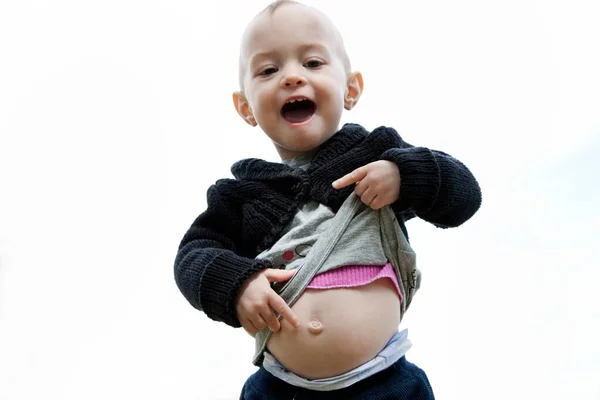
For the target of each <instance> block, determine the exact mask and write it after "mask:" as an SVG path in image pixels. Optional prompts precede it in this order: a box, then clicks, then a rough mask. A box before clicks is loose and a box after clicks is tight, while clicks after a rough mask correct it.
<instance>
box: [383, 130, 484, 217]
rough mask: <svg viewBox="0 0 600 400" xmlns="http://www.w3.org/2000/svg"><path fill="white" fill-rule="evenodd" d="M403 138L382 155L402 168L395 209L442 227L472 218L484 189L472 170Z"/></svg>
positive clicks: (442, 153)
mask: <svg viewBox="0 0 600 400" xmlns="http://www.w3.org/2000/svg"><path fill="white" fill-rule="evenodd" d="M400 141H401V145H400V146H399V147H396V148H392V149H388V150H386V151H385V152H384V153H383V154H382V155H381V157H380V159H382V160H388V161H392V162H395V163H396V164H397V165H398V169H399V170H400V197H399V199H398V200H397V201H396V202H395V203H394V204H392V209H393V210H394V211H395V212H397V213H403V214H407V215H409V216H410V215H416V216H418V217H419V218H421V219H423V220H425V221H428V222H431V223H432V224H434V225H436V226H438V227H441V228H448V227H456V226H459V225H461V224H462V223H463V222H465V221H467V220H468V219H469V218H471V217H472V216H473V215H474V214H475V212H476V211H477V210H478V209H479V207H480V205H481V190H480V188H479V184H478V183H477V180H476V179H475V177H474V176H473V174H472V173H471V171H469V169H468V168H467V167H466V166H465V165H464V164H463V163H461V162H460V161H458V160H457V159H455V158H454V157H452V156H450V155H448V154H446V153H444V152H441V151H436V150H430V149H428V148H425V147H414V146H412V145H410V144H408V143H406V142H404V141H403V140H402V139H400Z"/></svg>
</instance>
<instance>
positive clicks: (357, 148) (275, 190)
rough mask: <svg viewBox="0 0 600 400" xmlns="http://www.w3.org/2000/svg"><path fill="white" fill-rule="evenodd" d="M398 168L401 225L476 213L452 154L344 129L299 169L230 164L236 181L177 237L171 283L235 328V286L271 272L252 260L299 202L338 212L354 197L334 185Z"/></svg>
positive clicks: (473, 184) (219, 188)
mask: <svg viewBox="0 0 600 400" xmlns="http://www.w3.org/2000/svg"><path fill="white" fill-rule="evenodd" d="M383 159H385V160H389V161H392V162H395V163H396V164H397V165H398V168H399V170H400V197H399V200H398V201H397V202H395V203H394V204H392V209H393V210H394V213H395V215H396V217H397V219H398V223H399V225H400V228H401V229H402V231H403V232H404V234H405V235H406V237H408V233H407V231H406V227H405V225H404V222H405V221H406V220H408V219H410V218H413V217H415V216H418V217H420V218H422V219H424V220H426V221H429V222H431V223H433V224H435V225H436V226H440V227H451V226H458V225H460V224H462V223H463V222H465V221H466V220H467V219H469V218H470V217H471V216H472V215H473V214H474V213H475V211H477V209H478V208H479V205H480V203H481V192H480V190H479V185H478V184H477V181H476V180H475V178H474V177H473V175H472V174H471V172H470V171H469V170H468V169H467V168H466V167H465V166H464V165H463V164H462V163H460V162H459V161H458V160H456V159H454V158H452V157H451V156H449V155H447V154H445V153H442V152H438V151H434V150H429V149H427V148H424V147H413V146H411V145H410V144H408V143H406V142H404V141H403V140H402V138H401V137H400V136H399V135H398V133H397V132H396V131H395V130H394V129H392V128H387V127H380V128H377V129H375V130H374V131H373V132H372V133H369V132H367V131H366V130H365V129H364V128H363V127H361V126H360V125H355V124H346V125H344V127H343V128H342V129H341V130H340V131H339V132H337V133H336V134H335V135H334V136H333V137H331V138H330V139H329V140H328V141H327V142H326V143H324V144H323V145H322V146H321V148H320V149H319V150H318V151H317V152H316V154H315V156H314V158H313V160H312V162H311V165H310V167H309V168H308V169H307V170H306V171H304V170H302V169H299V168H291V167H289V166H287V165H285V164H282V163H272V162H268V161H265V160H259V159H246V160H241V161H238V162H237V163H235V164H234V165H233V166H232V169H231V172H232V174H233V176H234V178H235V179H222V180H219V181H217V182H216V183H215V185H213V186H211V187H210V188H209V190H208V194H207V204H208V207H207V209H206V211H204V212H203V213H202V214H200V215H199V216H198V218H196V220H195V221H194V222H193V224H192V225H191V227H190V228H189V229H188V231H187V233H186V234H185V236H184V237H183V239H182V241H181V243H180V245H179V250H178V253H177V257H176V259H175V266H174V270H175V271H174V272H175V281H176V283H177V285H178V287H179V289H180V290H181V292H182V293H183V295H184V296H185V298H186V299H187V300H188V301H189V302H190V304H192V306H194V307H195V308H197V309H199V310H202V311H204V312H205V313H206V315H207V316H208V317H210V318H212V319H214V320H216V321H222V322H224V323H226V324H228V325H231V326H235V327H239V326H240V323H239V321H238V319H237V314H236V310H235V304H236V300H237V296H238V294H239V289H240V287H241V286H242V285H243V283H244V282H245V281H246V280H247V279H248V278H249V277H250V276H251V275H252V274H254V273H255V272H257V271H260V270H261V269H264V268H272V265H270V264H269V263H268V262H266V261H263V260H256V259H254V257H256V255H258V254H259V253H260V252H262V251H263V250H265V249H267V248H269V247H271V246H272V245H273V243H275V242H276V241H277V240H278V239H279V238H280V236H281V234H282V231H283V229H284V228H285V226H286V225H287V224H288V223H289V222H290V221H291V220H292V219H293V217H294V215H295V213H296V210H297V208H298V206H299V204H301V203H302V202H304V201H307V200H315V201H317V202H319V203H322V204H324V205H326V206H328V207H330V208H331V209H333V210H338V209H339V207H340V206H341V204H342V203H343V202H344V200H345V199H346V198H347V197H348V195H349V194H350V193H351V192H352V190H353V187H352V186H349V187H346V188H343V189H341V190H335V189H333V187H332V186H331V184H332V182H333V181H335V180H337V179H339V178H340V177H342V176H344V175H345V174H348V173H350V172H352V171H353V170H355V169H356V168H359V167H361V166H363V165H366V164H368V163H371V162H373V161H377V160H383Z"/></svg>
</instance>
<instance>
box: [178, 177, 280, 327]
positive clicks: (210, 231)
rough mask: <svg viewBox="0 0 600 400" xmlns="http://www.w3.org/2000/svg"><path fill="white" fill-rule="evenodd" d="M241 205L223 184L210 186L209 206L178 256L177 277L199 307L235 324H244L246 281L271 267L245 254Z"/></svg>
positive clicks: (189, 299) (213, 315)
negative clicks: (241, 299) (240, 308)
mask: <svg viewBox="0 0 600 400" xmlns="http://www.w3.org/2000/svg"><path fill="white" fill-rule="evenodd" d="M239 208H240V206H239V205H236V201H235V200H234V199H232V198H231V197H230V196H226V195H224V194H223V193H222V192H220V191H219V189H218V184H217V185H213V186H211V187H210V188H209V190H208V207H207V209H206V211H205V212H204V213H202V214H200V216H198V218H196V220H195V221H194V222H193V224H192V226H191V227H190V228H189V230H188V231H187V233H186V234H185V236H184V237H183V239H182V241H181V243H180V245H179V250H178V252H177V257H176V259H175V268H174V269H175V282H176V283H177V286H178V287H179V290H180V291H181V293H182V294H183V295H184V296H185V298H186V299H187V300H188V301H189V302H190V304H191V305H192V306H194V307H195V308H197V309H198V310H201V311H204V312H205V313H206V315H207V316H208V317H209V318H211V319H213V320H215V321H221V322H224V323H226V324H227V325H230V326H232V327H240V326H241V325H240V323H239V320H238V318H237V313H236V310H235V303H236V298H237V294H238V291H239V289H240V287H241V286H242V284H243V283H244V281H246V279H248V277H250V275H252V274H253V273H255V272H257V271H259V270H261V269H263V268H266V267H269V266H270V265H269V264H268V262H266V261H264V260H256V259H253V258H247V257H243V256H241V255H239V249H240V247H241V243H240V235H241V224H242V221H241V212H240V210H239Z"/></svg>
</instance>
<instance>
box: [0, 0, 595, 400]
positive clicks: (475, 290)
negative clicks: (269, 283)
mask: <svg viewBox="0 0 600 400" xmlns="http://www.w3.org/2000/svg"><path fill="white" fill-rule="evenodd" d="M306 3H308V4H313V5H316V6H318V7H319V8H320V9H321V10H323V11H324V12H325V13H327V14H328V15H329V16H330V17H331V18H332V19H333V21H334V22H335V23H336V24H337V25H338V27H339V29H340V31H341V32H342V34H343V36H344V38H345V41H346V44H347V48H348V52H349V54H350V57H351V59H352V63H353V67H354V69H356V70H360V71H361V72H362V73H363V75H364V78H365V85H366V87H365V92H364V94H363V97H362V99H361V101H360V103H359V104H358V106H357V107H356V109H355V110H353V111H352V112H351V113H347V114H345V116H344V122H349V121H351V122H357V123H361V124H363V125H364V126H365V127H367V128H369V129H373V128H375V127H377V126H379V125H388V126H393V127H395V128H396V129H397V130H398V131H399V132H400V133H401V135H402V136H403V137H404V138H405V139H406V140H407V141H408V142H410V143H412V144H415V145H420V146H427V147H431V148H434V149H440V150H443V151H446V152H448V153H450V154H452V155H454V156H455V157H457V158H458V159H460V160H461V161H463V162H465V163H466V164H467V165H468V166H469V168H470V169H471V170H472V171H473V172H474V174H475V175H476V177H477V178H478V180H479V182H480V184H481V187H482V190H483V196H484V197H483V206H482V208H481V210H480V211H479V212H478V213H477V214H476V216H475V217H473V218H472V219H471V220H470V221H469V222H467V223H466V224H465V225H463V226H462V227H460V228H458V229H453V230H441V229H436V228H434V227H432V226H430V225H428V224H427V223H426V222H423V221H419V220H413V221H411V222H410V223H409V224H408V229H409V232H410V233H411V242H412V244H413V247H414V248H415V250H416V251H417V254H418V258H419V266H420V268H421V270H422V271H423V286H422V289H421V291H420V292H419V293H418V294H417V297H416V298H415V301H414V303H413V305H412V306H411V309H410V311H409V313H408V314H407V316H406V319H405V321H404V322H403V325H404V326H405V327H407V328H409V333H410V337H411V338H412V340H413V343H414V347H413V349H412V350H411V351H410V352H409V354H408V356H407V357H408V359H409V360H411V361H413V362H415V363H416V364H417V365H419V366H421V367H422V368H423V369H425V370H426V372H427V373H428V375H429V377H430V380H431V382H432V385H433V388H434V390H435V393H436V395H437V398H439V399H441V400H446V399H461V400H464V399H473V400H481V399H486V400H493V399H507V398H510V399H564V398H569V399H586V400H587V399H590V400H591V399H600V383H599V382H600V380H599V379H598V373H599V372H600V344H599V340H598V338H600V310H599V304H600V298H599V297H600V296H599V295H598V287H599V286H600V269H599V267H600V265H599V262H598V253H597V249H598V241H599V239H600V234H599V233H600V215H599V212H598V210H597V208H598V204H600V191H599V184H600V179H599V177H598V174H599V170H600V161H599V160H600V159H599V156H598V154H599V152H600V96H599V93H600V74H599V73H598V71H600V51H599V49H600V40H599V38H600V24H598V20H599V18H600V10H599V8H600V7H599V5H598V4H599V3H598V2H596V1H592V0H590V1H580V0H569V1H566V0H564V1H547V0H544V1H542V0H539V1H534V0H505V1H475V0H472V1H468V0H456V1H452V2H449V1H443V0H435V1H434V0H432V1H418V2H417V1H387V0H386V1H384V0H370V1H367V2H365V1H348V0H339V1H333V0H332V1H307V2H306ZM267 4H268V2H267V1H249V0H248V1H207V2H200V1H184V0H168V1H167V0H154V1H135V0H118V1H116V0H107V1H102V2H100V1H98V2H92V1H74V0H73V1H67V0H56V1H42V0H37V1H17V0H3V1H2V2H0V399H1V400H21V399H73V400H75V399H77V400H79V399H90V400H92V399H145V400H150V399H182V400H187V399H209V400H213V399H235V398H237V396H238V394H239V390H240V388H241V386H242V384H243V382H244V381H245V379H246V378H247V376H248V375H249V374H250V373H252V372H253V371H254V367H253V366H252V364H251V362H250V359H251V356H252V352H253V341H252V339H251V338H250V337H249V336H247V335H246V334H245V333H244V332H243V331H242V330H234V329H232V328H230V327H228V326H226V325H224V324H221V323H216V322H213V321H211V320H209V319H208V318H207V317H206V316H205V315H204V314H202V313H200V312H198V311H196V310H194V309H193V308H192V307H191V306H190V305H189V304H188V303H187V302H186V301H185V299H184V298H183V296H182V295H181V294H180V293H179V291H178V289H177V287H176V285H175V283H174V279H173V271H172V270H173V259H174V256H175V253H176V249H177V246H178V243H179V240H180V239H181V237H182V236H183V234H184V233H185V231H186V229H187V227H188V226H189V225H190V224H191V222H192V221H193V219H194V218H195V217H196V216H197V215H198V214H199V213H200V212H201V211H202V210H203V209H204V207H205V200H206V189H207V188H208V186H209V185H210V184H211V183H213V182H214V181H215V180H216V179H218V178H222V177H228V176H230V173H229V167H230V165H231V164H232V163H233V162H235V161H237V160H238V159H240V158H244V157H262V158H266V159H269V160H272V161H277V157H276V153H275V151H274V149H273V148H272V146H271V144H270V143H269V141H268V140H267V139H266V137H265V136H264V135H263V134H262V133H261V132H260V130H259V129H252V128H250V127H248V126H246V125H245V124H244V122H243V121H242V120H241V119H240V118H239V117H238V116H237V115H236V114H235V111H234V108H233V106H232V101H231V93H232V92H233V91H234V90H236V89H237V52H238V45H239V38H240V36H241V34H242V31H243V29H244V27H245V25H246V23H247V22H248V21H249V20H250V18H251V17H252V16H253V15H254V14H256V13H257V12H258V11H260V10H261V9H262V8H263V7H265V6H266V5H267Z"/></svg>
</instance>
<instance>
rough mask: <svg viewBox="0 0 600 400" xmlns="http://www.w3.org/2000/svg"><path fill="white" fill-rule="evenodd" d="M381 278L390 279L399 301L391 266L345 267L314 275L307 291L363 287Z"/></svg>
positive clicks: (394, 274)
mask: <svg viewBox="0 0 600 400" xmlns="http://www.w3.org/2000/svg"><path fill="white" fill-rule="evenodd" d="M381 278H390V279H391V280H392V282H394V286H395V287H396V290H397V291H398V295H399V296H400V299H402V292H401V291H400V286H399V285H398V278H397V277H396V273H395V272H394V267H393V266H392V264H390V263H387V264H386V265H384V266H381V265H346V266H344V267H340V268H336V269H333V270H330V271H327V272H323V273H321V274H318V275H315V277H314V278H313V279H312V281H310V283H309V284H308V286H307V288H308V289H333V288H348V287H357V286H364V285H367V284H369V283H371V282H374V281H376V280H377V279H381Z"/></svg>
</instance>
